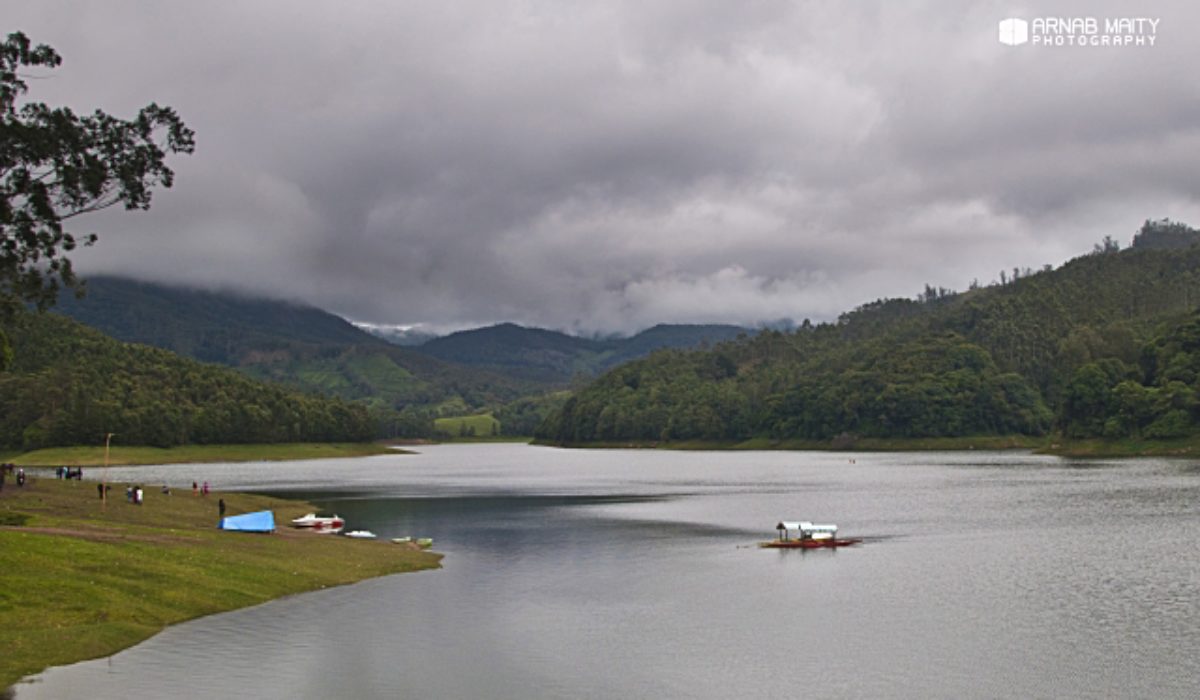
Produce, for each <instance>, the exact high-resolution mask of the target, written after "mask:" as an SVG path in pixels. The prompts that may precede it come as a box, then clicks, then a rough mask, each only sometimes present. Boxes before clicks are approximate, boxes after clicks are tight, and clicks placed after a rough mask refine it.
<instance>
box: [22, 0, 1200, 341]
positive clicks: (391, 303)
mask: <svg viewBox="0 0 1200 700" xmlns="http://www.w3.org/2000/svg"><path fill="white" fill-rule="evenodd" d="M210 5H213V6H210ZM1037 11H1041V8H1032V9H1030V8H1015V9H1014V8H1013V7H1011V6H1009V5H1006V4H1003V3H995V2H968V3H957V4H953V5H947V4H945V3H904V4H900V3H890V2H882V1H881V2H861V3H853V4H846V3H837V4H833V3H806V2H795V3H791V2H778V1H776V0H759V1H751V2H744V3H728V2H718V1H716V0H712V1H710V2H671V1H664V2H656V3H652V4H651V5H650V6H649V7H647V6H646V3H634V2H603V3H582V2H579V3H575V2H566V3H563V2H538V1H534V0H525V1H521V2H518V1H516V0H513V1H511V2H510V1H504V0H492V1H489V2H456V3H410V2H396V3H355V4H351V5H350V6H349V7H340V6H335V5H333V4H330V3H310V4H301V5H297V4H296V3H269V2H263V3H254V4H252V5H250V6H246V7H242V6H235V5H231V4H228V5H227V4H222V3H216V4H207V5H205V4H199V5H197V4H193V5H175V4H168V5H164V4H161V3H134V2H126V3H117V4H112V5H106V6H105V7H103V8H100V7H97V6H94V5H92V4H89V3H81V2H55V1H53V0H48V1H47V2H42V3H36V4H32V3H31V4H27V5H26V6H23V7H20V8H13V10H11V11H10V12H9V13H8V14H9V15H10V17H9V20H10V22H12V23H13V25H14V27H19V28H21V29H23V30H24V31H26V32H27V33H28V34H30V36H31V37H33V38H34V39H35V40H37V41H45V42H48V43H51V44H52V45H54V46H55V47H56V48H58V49H59V50H60V52H61V53H62V54H63V55H64V57H65V59H66V63H65V64H64V66H63V67H62V68H61V69H59V70H58V71H55V76H54V77H53V78H52V79H48V80H41V81H37V82H35V84H34V85H33V88H34V92H33V94H32V97H34V98H35V99H44V100H47V101H50V102H67V103H69V104H72V105H75V106H77V107H83V108H90V107H93V106H100V107H102V108H104V109H106V110H109V111H112V112H114V113H118V114H128V113H130V112H132V111H133V110H135V109H136V108H137V107H139V106H140V105H142V104H144V103H146V102H149V101H151V100H156V101H159V102H161V103H166V104H171V105H173V106H175V107H176V108H177V109H178V110H179V111H180V112H181V114H182V115H183V116H184V117H185V119H186V120H187V121H188V123H189V125H191V126H193V127H194V128H195V129H196V132H197V144H198V145H197V152H196V154H195V155H194V156H191V157H188V158H184V159H180V160H176V161H174V163H173V165H174V166H175V168H176V170H177V172H178V179H177V185H176V187H175V188H174V189H173V190H170V191H163V192H160V193H159V194H158V196H157V197H156V200H155V203H154V206H153V208H152V210H151V211H150V212H148V213H146V214H127V213H124V212H110V213H106V214H104V215H103V216H101V217H97V218H95V219H92V220H90V221H88V222H87V224H88V225H89V226H91V227H92V228H94V229H95V230H97V231H98V232H99V233H100V234H101V241H100V243H99V244H98V245H97V246H96V247H95V248H93V249H90V250H88V251H84V252H81V253H80V254H79V255H78V256H77V257H78V263H79V267H80V269H82V270H83V271H84V272H87V271H96V272H99V271H104V272H119V273H125V274H132V275H136V276H140V277H149V278H155V279H162V280H167V281H180V282H187V283H189V284H202V285H210V286H224V287H233V288H238V289H245V290H248V291H253V292H256V293H265V294H270V295H273V296H281V297H287V298H295V299H300V300H304V301H307V302H310V303H314V304H317V305H319V306H323V307H325V308H329V309H331V310H334V311H336V312H339V313H342V314H344V315H347V316H349V317H353V318H355V319H358V320H364V321H373V322H378V323H393V324H427V325H428V324H433V325H437V326H457V325H460V324H465V323H486V322H491V321H502V320H513V321H518V322H522V323H528V324H534V325H542V326H550V327H559V328H570V329H577V330H580V331H586V332H593V331H614V330H624V331H629V330H634V329H637V328H641V327H644V326H647V325H651V324H653V323H657V322H670V321H678V322H684V321H689V322H701V321H721V322H741V323H747V324H753V323H755V322H759V321H763V320H773V319H777V318H780V317H790V318H794V319H803V318H806V317H809V318H813V319H828V318H832V317H835V316H836V315H837V313H839V312H840V311H844V310H847V309H849V308H852V307H853V306H855V305H857V304H860V303H863V302H866V301H870V300H872V299H875V298H877V297H880V296H893V295H910V294H913V293H915V292H916V291H918V290H919V289H920V288H921V287H922V285H924V284H925V283H931V284H935V285H938V286H950V287H957V288H963V287H965V286H966V284H967V283H968V282H969V281H970V280H971V279H973V278H979V279H980V280H981V281H984V282H986V281H988V280H990V279H992V278H994V277H995V276H996V275H997V271H998V270H1000V269H1008V268H1011V267H1013V266H1016V265H1019V266H1040V265H1041V264H1043V263H1059V262H1062V261H1063V260H1065V259H1067V258H1069V257H1071V256H1073V255H1076V254H1079V253H1081V252H1085V251H1087V250H1089V249H1090V247H1091V244H1092V243H1093V242H1095V241H1097V240H1099V239H1100V238H1101V237H1103V236H1104V235H1106V234H1109V235H1114V236H1115V237H1117V238H1119V239H1124V240H1128V238H1129V237H1130V235H1131V234H1132V232H1133V229H1134V228H1136V226H1137V225H1138V223H1139V222H1140V221H1141V220H1142V219H1144V218H1148V217H1153V218H1158V217H1161V216H1171V217H1173V218H1179V219H1183V220H1190V221H1192V222H1196V223H1200V203H1198V202H1197V197H1196V194H1195V190H1194V187H1192V185H1191V182H1192V179H1193V178H1192V177H1191V171H1192V170H1193V169H1194V163H1195V162H1196V161H1197V157H1198V156H1200V90H1197V89H1196V88H1195V87H1194V86H1193V85H1192V82H1193V81H1189V80H1187V79H1186V68H1187V67H1188V66H1191V65H1194V64H1195V63H1196V62H1197V58H1200V56H1198V55H1197V54H1198V53H1200V47H1198V46H1197V45H1196V44H1195V42H1190V41H1187V40H1186V35H1185V34H1184V31H1185V28H1189V27H1193V26H1196V20H1197V19H1200V10H1197V9H1195V8H1194V7H1193V6H1192V5H1191V4H1188V3H1182V2H1179V3H1166V2H1157V3H1156V2H1151V3H1144V4H1143V5H1140V6H1138V9H1137V14H1144V15H1150V16H1156V17H1161V20H1162V21H1161V23H1160V36H1159V39H1158V43H1157V45H1156V46H1154V47H1153V48H1144V49H1137V48H1128V49H1074V50H1070V49H1063V50H1058V49H1036V48H1034V47H1030V46H1024V47H1010V46H1003V45H1001V44H1000V43H999V42H998V41H997V40H996V23H997V22H998V21H999V20H1000V19H1003V18H1005V17H1008V16H1024V15H1032V14H1034V13H1035V12H1037ZM1054 12H1055V13H1056V14H1064V15H1065V14H1071V13H1075V14H1088V15H1095V16H1104V15H1106V14H1107V15H1127V14H1129V13H1130V12H1132V10H1130V9H1129V6H1128V5H1126V4H1122V3H1117V2H1071V3H1056V4H1055V8H1054ZM1022 13H1023V14H1022Z"/></svg>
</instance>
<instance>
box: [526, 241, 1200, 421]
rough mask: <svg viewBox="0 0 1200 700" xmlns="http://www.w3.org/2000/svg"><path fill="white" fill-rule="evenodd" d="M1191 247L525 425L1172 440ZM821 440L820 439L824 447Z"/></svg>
mask: <svg viewBox="0 0 1200 700" xmlns="http://www.w3.org/2000/svg"><path fill="white" fill-rule="evenodd" d="M1197 302H1200V248H1198V247H1189V248H1186V249H1175V250H1146V249H1137V248H1133V249H1129V250H1125V251H1119V252H1118V251H1111V250H1110V251H1108V252H1106V253H1105V254H1102V255H1086V256H1083V257H1080V258H1077V259H1075V260H1073V261H1071V262H1069V263H1067V264H1065V265H1063V266H1062V267H1061V268H1059V269H1057V270H1045V269H1043V270H1042V271H1040V272H1032V271H1028V272H1026V273H1020V274H1015V275H1014V279H1013V280H1012V281H1008V282H1006V283H1005V284H1003V285H995V286H991V287H986V288H976V289H972V290H970V291H968V292H965V293H962V294H953V293H949V292H948V291H947V290H941V289H935V288H932V287H927V288H926V290H925V291H924V293H922V294H921V295H920V298H919V299H918V300H907V299H889V300H880V301H877V302H873V303H871V304H867V305H864V306H862V307H859V308H858V309H855V310H854V311H852V312H849V313H847V314H844V315H842V316H841V317H840V318H839V319H838V321H837V322H836V323H827V324H821V325H818V326H811V325H806V326H803V327H801V328H800V329H798V330H796V331H795V332H793V333H787V334H784V333H779V332H775V331H766V332H763V333H760V334H758V335H757V336H755V337H752V338H745V339H742V340H738V341H734V342H729V343H725V344H722V345H720V346H717V347H716V348H714V349H712V350H709V351H698V352H680V351H668V352H661V353H657V354H655V355H652V356H651V357H649V358H646V359H644V360H641V361H637V362H633V363H630V364H627V365H624V366H621V367H618V368H616V369H614V370H612V371H611V372H609V373H608V374H606V375H604V376H602V377H601V378H599V379H598V380H596V381H595V382H593V383H592V384H590V385H589V386H588V387H586V388H585V389H583V390H582V391H580V392H578V393H577V394H576V395H575V396H574V397H572V398H571V399H569V400H567V401H566V402H565V403H564V405H563V407H562V408H561V409H560V410H559V411H557V412H554V413H552V414H551V415H550V416H549V417H548V418H547V419H546V421H545V422H544V423H543V424H542V425H541V426H540V427H539V429H538V432H537V436H538V437H539V438H540V439H543V440H547V441H553V442H559V443H588V442H616V441H622V440H634V441H668V442H669V441H680V440H719V441H741V440H746V439H750V438H768V439H772V440H804V439H809V440H824V441H832V440H835V439H837V438H839V437H841V438H854V437H867V438H873V439H885V438H938V437H955V436H971V435H1001V434H1013V433H1015V434H1023V435H1032V436H1036V435H1043V434H1046V433H1047V432H1049V431H1052V430H1060V431H1062V432H1063V433H1064V434H1066V435H1067V436H1068V437H1077V438H1084V437H1092V436H1096V437H1100V436H1104V437H1110V438H1114V437H1138V436H1141V437H1154V438H1170V437H1178V436H1184V435H1189V434H1192V433H1194V432H1195V431H1196V426H1197V418H1198V414H1197V408H1196V407H1197V403H1198V399H1197V395H1196V391H1197V389H1198V388H1200V385H1198V384H1197V378H1198V377H1200V322H1198V321H1197V320H1196V318H1195V317H1193V316H1192V315H1191V313H1190V312H1191V311H1192V309H1193V308H1194V306H1195V304H1196V303H1197ZM827 444H828V442H827Z"/></svg>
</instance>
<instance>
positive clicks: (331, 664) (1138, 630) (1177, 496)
mask: <svg viewBox="0 0 1200 700" xmlns="http://www.w3.org/2000/svg"><path fill="white" fill-rule="evenodd" d="M417 449H419V451H420V454H416V455H385V456H380V457H370V458H360V459H350V460H327V461H313V462H290V463H256V464H239V465H226V464H206V465H174V466H169V467H142V468H136V469H115V468H114V469H112V470H110V478H112V479H114V480H118V481H126V480H133V479H137V480H140V481H142V482H143V483H148V484H157V483H159V482H162V481H165V482H168V483H171V484H173V485H175V486H179V487H189V488H190V484H191V482H192V480H193V479H197V480H203V479H208V480H209V481H211V482H212V483H213V485H214V487H215V488H218V489H227V490H254V491H262V492H268V493H275V494H290V495H295V496H301V497H304V498H307V499H310V500H314V501H316V502H318V503H320V504H321V505H322V507H324V508H326V509H329V510H331V511H335V512H337V513H339V514H341V515H342V516H345V518H346V519H347V521H348V524H349V526H350V528H365V529H370V530H373V531H374V532H376V533H378V534H379V535H380V536H381V537H395V536H402V535H413V536H427V537H433V538H434V540H435V545H434V549H435V550H437V551H440V552H443V553H445V555H446V558H445V561H444V563H443V564H444V568H443V569H442V570H439V571H432V572H422V573H417V574H405V575H400V576H390V577H385V578H380V579H374V580H370V581H366V582H363V583H360V584H356V585H353V586H346V587H341V588H334V589H328V590H323V591H319V592H315V593H311V594H305V595H300V596H295V597H291V598H287V599H283V600H278V601H274V602H271V603H267V604H265V605H261V606H257V607H254V608H249V609H245V610H239V611H234V612H230V613H224V614H220V615H214V616H211V617H207V618H202V619H199V620H195V621H192V622H188V623H185V624H182V625H178V626H176V627H173V628H170V629H168V630H166V631H165V632H163V633H162V634H160V635H158V636H156V637H154V638H153V639H150V640H148V641H147V642H145V643H143V644H140V645H138V646H136V647H133V648H131V649H128V650H126V651H124V652H121V653H119V654H117V655H115V656H113V657H110V658H107V659H101V660H97V661H91V662H85V663H81V664H76V665H73V666H69V667H63V668H58V669H51V670H49V671H48V672H46V673H44V674H42V675H41V676H38V677H36V678H35V679H33V682H27V683H22V684H19V685H18V686H15V687H14V688H13V689H12V690H11V691H10V692H12V693H13V694H14V696H15V697H16V698H17V699H18V700H29V699H36V698H91V699H95V698H161V697H170V698H173V699H176V700H177V699H182V698H211V697H254V698H287V699H288V700H296V699H298V698H332V697H342V698H400V697H404V698H408V697H411V698H733V697H753V698H781V697H790V696H804V697H819V698H858V697H870V698H964V697H1022V698H1066V697H1071V698H1112V697H1147V698H1148V697H1154V698H1195V697H1200V556H1198V555H1197V542H1200V505H1198V504H1200V464H1198V463H1197V462H1194V461H1185V460H1153V459H1144V460H1126V461H1074V460H1063V459H1059V458H1055V457H1043V456H1036V455H1030V454H1027V453H1019V452H988V453H969V452H968V453H963V452H959V453H907V454H896V453H890V454H848V453H809V452H667V451H648V450H646V451H641V450H629V451H626V450H611V451H610V450H605V451H599V450H580V451H573V450H559V449H552V448H543V447H532V446H527V445H514V444H472V445H440V446H428V447H420V448H417ZM784 519H786V520H812V521H816V522H835V523H838V524H839V525H840V526H841V534H843V535H847V536H855V537H863V538H865V540H866V541H865V542H864V543H863V544H862V545H859V546H855V547H849V548H843V549H839V550H830V551H821V550H818V551H786V550H764V549H759V548H758V547H757V546H756V544H757V543H758V542H760V541H763V540H766V539H770V538H772V537H774V536H775V531H774V526H775V523H776V522H778V521H779V520H784ZM232 536H237V535H232Z"/></svg>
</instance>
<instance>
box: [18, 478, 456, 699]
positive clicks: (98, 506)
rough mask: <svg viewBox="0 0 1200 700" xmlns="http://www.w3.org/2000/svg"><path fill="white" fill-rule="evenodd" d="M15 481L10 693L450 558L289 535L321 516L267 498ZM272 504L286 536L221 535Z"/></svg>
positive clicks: (389, 546) (378, 544) (299, 504)
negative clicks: (137, 496) (242, 614)
mask: <svg viewBox="0 0 1200 700" xmlns="http://www.w3.org/2000/svg"><path fill="white" fill-rule="evenodd" d="M96 485H97V482H94V481H83V482H78V481H74V480H71V481H67V480H58V479H53V478H46V477H38V478H30V479H29V480H28V482H27V483H26V485H25V486H24V487H18V486H17V485H16V483H15V480H13V479H11V478H10V479H7V480H6V482H5V485H4V489H3V491H0V596H2V597H0V602H2V603H3V604H2V605H0V649H3V653H2V654H0V696H3V694H4V689H5V688H8V687H9V686H11V685H13V684H16V683H19V682H21V680H22V679H25V678H27V677H29V676H31V675H34V674H37V673H40V672H41V671H43V670H45V669H47V668H50V667H53V666H63V665H68V664H72V663H77V662H80V661H86V660H89V659H96V658H103V657H106V656H111V655H112V654H115V653H117V652H118V651H121V650H122V649H126V648H128V647H131V646H133V645H135V644H138V643H140V642H142V641H144V640H146V639H148V638H150V637H152V636H154V635H155V634H158V633H159V632H161V631H162V630H163V629H165V628H167V627H169V626H170V625H174V624H178V623H180V622H185V621H187V620H191V619H195V618H198V617H203V616H205V615H210V614H213V613H218V612H227V611H230V610H236V609H238V608H244V607H249V606H252V605H258V604H261V603H265V602H267V601H270V600H275V599H278V598H283V597H286V596H289V595H295V594H298V593H305V592H310V591H315V590H320V589H322V588H327V587H331V586H339V585H346V584H350V583H357V582H359V581H363V580H366V579H369V578H375V577H377V576H386V575H391V574H398V573H405V572H411V571H422V570H429V569H437V568H440V566H441V563H440V562H441V559H442V556H441V555H440V554H436V553H432V552H426V551H422V550H419V549H417V548H415V546H414V547H403V546H399V545H395V544H392V543H390V542H387V541H378V540H376V541H364V540H353V539H349V538H344V537H333V536H329V535H316V534H313V533H308V532H303V531H300V530H295V529H292V528H290V527H288V526H287V523H288V521H289V520H291V519H292V518H295V517H298V516H300V515H303V514H304V513H306V512H312V511H314V510H316V508H315V506H313V505H311V504H309V503H305V502H303V501H294V500H288V499H282V498H275V497H269V496H260V495H255V494H246V493H234V492H215V491H214V492H212V493H210V494H209V495H208V496H207V497H202V496H193V495H192V493H191V492H190V491H182V490H179V491H176V492H175V493H173V494H171V495H165V494H161V493H160V492H159V490H158V489H157V488H153V489H148V490H147V493H146V497H145V503H144V505H140V506H137V505H133V504H131V503H128V502H127V501H126V500H125V499H124V497H123V495H122V494H123V492H124V485H118V484H113V486H114V488H113V489H112V491H111V492H110V493H109V499H108V501H107V503H102V502H101V501H100V500H99V498H98V495H97V490H96ZM218 499H224V500H225V502H226V505H227V507H228V511H227V514H228V515H236V514H239V513H244V512H252V511H255V510H267V509H270V510H272V511H274V513H275V519H276V525H277V529H276V532H275V533H274V534H270V535H267V534H252V533H239V532H226V531H222V530H218V529H216V527H215V525H216V522H217V517H218V513H217V503H218Z"/></svg>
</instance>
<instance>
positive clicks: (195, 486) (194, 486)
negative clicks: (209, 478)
mask: <svg viewBox="0 0 1200 700" xmlns="http://www.w3.org/2000/svg"><path fill="white" fill-rule="evenodd" d="M192 495H193V496H199V495H200V486H199V485H198V484H197V483H196V482H194V481H193V482H192Z"/></svg>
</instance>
